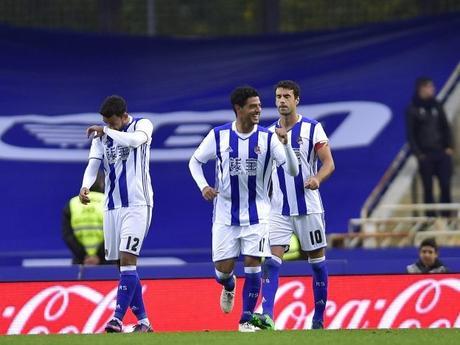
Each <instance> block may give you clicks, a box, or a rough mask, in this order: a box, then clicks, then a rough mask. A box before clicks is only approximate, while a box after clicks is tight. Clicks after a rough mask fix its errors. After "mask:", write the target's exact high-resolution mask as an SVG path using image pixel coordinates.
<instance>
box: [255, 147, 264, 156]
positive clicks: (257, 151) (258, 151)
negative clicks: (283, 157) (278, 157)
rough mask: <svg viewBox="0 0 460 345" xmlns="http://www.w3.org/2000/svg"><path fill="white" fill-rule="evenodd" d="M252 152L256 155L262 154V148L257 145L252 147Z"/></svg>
mask: <svg viewBox="0 0 460 345" xmlns="http://www.w3.org/2000/svg"><path fill="white" fill-rule="evenodd" d="M254 152H255V153H256V154H258V155H260V154H262V148H261V147H260V146H259V145H257V146H256V147H254Z"/></svg>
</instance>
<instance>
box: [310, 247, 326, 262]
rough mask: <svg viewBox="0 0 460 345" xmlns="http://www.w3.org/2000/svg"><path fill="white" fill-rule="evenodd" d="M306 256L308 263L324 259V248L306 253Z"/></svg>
mask: <svg viewBox="0 0 460 345" xmlns="http://www.w3.org/2000/svg"><path fill="white" fill-rule="evenodd" d="M307 256H308V261H310V260H312V259H320V258H323V257H325V250H324V248H319V249H315V250H312V251H309V252H307Z"/></svg>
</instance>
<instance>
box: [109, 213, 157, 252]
mask: <svg viewBox="0 0 460 345" xmlns="http://www.w3.org/2000/svg"><path fill="white" fill-rule="evenodd" d="M151 219H152V208H151V207H150V206H130V207H121V208H117V209H114V210H107V211H105V212H104V247H105V258H106V260H118V259H120V252H126V253H131V254H134V255H139V253H140V251H141V247H142V243H143V242H144V238H145V236H147V232H148V230H149V227H150V221H151Z"/></svg>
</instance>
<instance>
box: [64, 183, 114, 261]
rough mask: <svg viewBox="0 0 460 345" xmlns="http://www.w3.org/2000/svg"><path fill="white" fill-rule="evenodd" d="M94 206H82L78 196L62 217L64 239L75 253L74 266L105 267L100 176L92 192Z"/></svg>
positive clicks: (65, 209) (69, 203)
mask: <svg viewBox="0 0 460 345" xmlns="http://www.w3.org/2000/svg"><path fill="white" fill-rule="evenodd" d="M90 191H91V192H90V195H91V203H89V204H87V205H83V204H82V203H81V202H80V200H79V197H78V195H77V196H75V197H73V198H72V199H70V200H69V202H68V203H67V205H66V206H65V208H64V210H63V214H62V238H63V240H64V242H65V243H66V244H67V246H68V247H69V249H70V251H71V252H72V255H73V259H72V263H73V264H80V265H81V264H84V265H99V264H105V263H106V260H105V255H104V232H103V230H102V225H103V218H102V217H103V213H104V200H105V199H104V198H105V197H104V194H103V192H104V176H103V174H99V175H98V177H97V179H96V182H95V183H94V185H93V186H92V187H91V189H90Z"/></svg>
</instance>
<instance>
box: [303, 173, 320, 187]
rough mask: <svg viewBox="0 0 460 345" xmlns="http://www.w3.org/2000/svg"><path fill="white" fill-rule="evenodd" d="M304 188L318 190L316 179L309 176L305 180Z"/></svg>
mask: <svg viewBox="0 0 460 345" xmlns="http://www.w3.org/2000/svg"><path fill="white" fill-rule="evenodd" d="M303 185H304V187H305V188H307V189H311V190H315V189H318V188H319V180H318V178H316V177H314V176H311V177H309V178H307V180H306V181H305V183H304V184H303Z"/></svg>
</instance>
